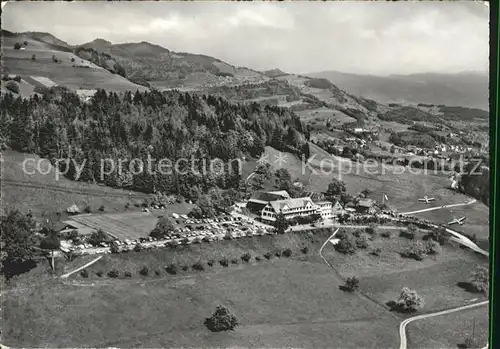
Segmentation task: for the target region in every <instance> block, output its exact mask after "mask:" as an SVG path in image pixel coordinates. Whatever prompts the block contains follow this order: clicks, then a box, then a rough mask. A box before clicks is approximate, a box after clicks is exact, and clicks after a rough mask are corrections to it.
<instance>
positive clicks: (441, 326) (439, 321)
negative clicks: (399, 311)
mask: <svg viewBox="0 0 500 349" xmlns="http://www.w3.org/2000/svg"><path fill="white" fill-rule="evenodd" d="M474 320H475V321H476V324H475V335H477V336H478V338H479V340H480V344H482V345H485V344H486V343H487V342H488V307H487V306H481V307H478V308H474V309H471V310H466V311H461V312H457V313H452V314H449V315H443V316H437V317H434V318H429V319H425V320H423V321H416V322H413V323H411V324H409V325H408V326H407V327H406V331H407V336H408V347H409V348H411V349H417V348H457V347H458V345H460V344H463V342H464V340H465V338H466V336H467V335H469V334H470V333H472V327H473V321H474Z"/></svg>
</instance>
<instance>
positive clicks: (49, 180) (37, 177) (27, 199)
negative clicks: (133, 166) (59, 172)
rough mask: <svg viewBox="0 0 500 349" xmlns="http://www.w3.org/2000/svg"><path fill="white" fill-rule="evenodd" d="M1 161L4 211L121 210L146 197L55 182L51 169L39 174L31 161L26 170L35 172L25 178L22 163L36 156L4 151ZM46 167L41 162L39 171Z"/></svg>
mask: <svg viewBox="0 0 500 349" xmlns="http://www.w3.org/2000/svg"><path fill="white" fill-rule="evenodd" d="M2 158H3V165H2V172H3V173H2V199H3V207H2V208H3V209H4V210H8V209H19V210H21V211H23V212H29V211H30V210H31V211H32V212H33V214H35V215H40V214H41V213H42V212H47V213H50V212H56V211H64V210H65V209H66V208H68V207H69V206H71V205H73V204H77V205H79V206H80V208H82V209H83V208H84V207H85V206H86V205H90V206H91V208H93V209H94V210H97V208H99V207H100V206H101V205H104V206H105V207H106V209H107V210H110V211H111V210H118V211H121V210H123V209H124V206H125V204H126V203H128V202H131V203H134V202H141V198H146V197H149V195H146V194H142V193H133V195H132V196H131V197H129V195H128V194H129V191H126V190H120V189H113V188H109V187H105V186H99V185H95V184H87V183H83V182H75V181H70V180H68V179H65V178H63V177H61V178H60V179H59V180H57V179H56V174H55V171H54V169H53V168H51V170H50V172H49V173H48V174H47V175H42V174H41V173H39V172H38V171H36V168H34V167H33V163H32V162H31V163H27V166H26V169H27V170H28V171H29V172H32V171H35V174H34V175H29V174H27V173H25V172H24V171H23V169H22V164H23V161H24V160H25V159H26V158H30V159H31V158H32V159H35V161H38V159H40V158H39V157H38V156H36V155H31V154H23V153H19V152H15V151H10V150H7V151H4V152H3V153H2ZM28 165H30V166H28ZM35 166H36V165H35ZM48 166H50V165H49V162H48V161H43V162H42V163H41V169H42V171H43V172H46V171H48V170H49V168H48Z"/></svg>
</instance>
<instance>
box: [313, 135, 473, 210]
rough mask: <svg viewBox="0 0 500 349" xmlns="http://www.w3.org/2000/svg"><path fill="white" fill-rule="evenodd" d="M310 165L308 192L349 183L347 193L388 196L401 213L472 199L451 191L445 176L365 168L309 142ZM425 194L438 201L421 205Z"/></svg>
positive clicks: (414, 171)
mask: <svg viewBox="0 0 500 349" xmlns="http://www.w3.org/2000/svg"><path fill="white" fill-rule="evenodd" d="M310 149H311V156H314V158H312V159H310V160H309V163H310V166H311V167H313V168H314V172H313V174H312V176H311V178H310V181H309V183H308V190H310V191H317V192H324V191H326V189H327V188H328V184H329V183H330V182H331V180H332V178H336V179H340V180H342V181H344V182H345V183H346V186H347V191H348V192H349V194H351V195H356V194H358V193H360V192H361V191H362V190H363V189H365V188H367V189H369V190H370V191H371V194H370V197H371V198H373V199H375V200H377V201H381V200H382V196H383V195H384V194H385V195H387V196H388V198H389V201H388V202H386V203H387V204H388V205H389V207H391V208H393V209H396V210H399V211H401V212H405V211H414V210H419V209H424V208H429V207H435V206H442V205H449V204H458V203H464V202H467V201H469V200H470V198H469V197H467V196H465V195H463V194H460V193H457V192H455V191H452V190H450V189H448V187H449V186H450V180H449V179H448V176H447V175H446V174H443V173H436V174H434V173H432V171H428V173H427V174H425V173H424V172H423V171H420V172H421V173H419V171H418V170H417V169H408V168H404V167H402V166H392V165H386V166H384V167H383V168H382V167H381V165H380V164H378V165H370V164H369V165H363V164H361V163H356V162H352V161H350V160H349V159H345V158H341V157H336V156H332V155H330V154H329V153H327V152H326V151H324V150H323V149H321V148H319V147H317V146H316V145H314V144H312V143H310ZM424 195H428V196H432V197H435V198H436V202H435V203H432V204H425V203H420V202H418V199H419V198H422V197H424Z"/></svg>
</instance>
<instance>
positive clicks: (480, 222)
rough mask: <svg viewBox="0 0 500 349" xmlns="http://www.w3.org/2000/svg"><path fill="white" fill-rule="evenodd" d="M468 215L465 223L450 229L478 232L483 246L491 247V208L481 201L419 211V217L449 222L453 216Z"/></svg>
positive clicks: (485, 247)
mask: <svg viewBox="0 0 500 349" xmlns="http://www.w3.org/2000/svg"><path fill="white" fill-rule="evenodd" d="M463 216H466V217H467V218H466V220H465V223H464V224H463V225H457V224H455V225H451V226H450V229H453V230H457V231H461V232H464V233H467V234H470V235H472V234H476V236H477V238H478V241H479V244H480V246H481V248H483V249H486V250H488V248H489V246H488V245H489V243H488V239H489V232H490V231H489V208H488V206H486V205H485V204H483V203H481V202H477V203H475V204H473V205H469V206H459V207H452V208H444V209H442V210H437V211H429V212H423V213H419V214H418V217H422V218H425V219H429V220H432V221H434V222H437V223H443V224H447V223H448V222H450V221H451V220H453V217H456V218H461V217H463Z"/></svg>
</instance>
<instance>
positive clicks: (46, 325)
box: [2, 245, 399, 348]
mask: <svg viewBox="0 0 500 349" xmlns="http://www.w3.org/2000/svg"><path fill="white" fill-rule="evenodd" d="M203 246H205V245H203ZM311 253H312V252H311ZM137 254H142V253H141V252H138V253H133V252H131V253H129V254H128V255H137ZM126 255H127V254H125V256H126ZM112 257H113V256H106V257H105V258H112ZM140 258H141V257H139V259H140ZM130 259H131V260H132V259H135V258H130ZM131 262H132V261H131ZM132 263H133V262H132ZM123 267H126V266H123ZM120 270H123V268H122V269H120ZM181 274H182V275H177V276H172V275H166V274H165V273H164V272H163V273H162V275H161V276H150V277H147V278H144V279H143V280H139V281H138V280H136V279H135V278H134V279H130V280H124V279H113V280H111V279H108V278H106V281H105V280H102V281H98V282H96V280H95V278H94V279H92V282H85V281H82V280H83V279H81V278H80V279H78V280H79V281H78V282H77V283H75V284H73V285H70V284H61V283H54V284H52V285H46V286H45V287H43V288H38V287H34V288H33V289H31V290H29V291H26V292H19V293H13V294H11V295H9V297H8V298H7V299H2V301H3V302H2V303H3V304H2V310H3V313H4V314H3V315H4V318H5V319H8V320H7V321H5V323H4V326H3V328H2V334H3V341H4V342H3V343H4V344H6V345H9V346H32V347H34V346H38V347H40V346H46V347H79V346H94V347H97V346H99V347H102V346H118V347H138V346H140V347H181V346H182V347H231V346H235V345H238V346H243V347H253V348H261V347H317V348H321V347H323V348H325V347H343V348H371V347H373V345H374V344H375V347H383V348H395V347H397V345H398V341H399V339H398V333H397V326H398V323H399V320H398V319H397V318H395V317H394V316H392V315H391V314H389V313H387V312H385V311H383V310H382V309H380V308H379V307H378V306H376V305H374V304H373V303H371V302H369V301H365V300H363V299H361V298H359V297H357V296H356V295H351V294H345V293H344V292H342V291H340V290H339V288H338V286H339V285H340V282H341V281H340V280H338V279H337V278H336V276H335V273H332V271H331V270H330V269H329V268H328V267H327V266H326V265H324V264H323V263H321V262H315V261H308V260H298V259H293V258H292V259H286V258H281V259H274V260H272V261H261V262H259V263H257V262H254V263H251V264H249V265H245V266H242V265H239V266H234V265H230V266H229V267H228V268H223V267H221V266H217V267H214V268H213V270H206V271H204V272H189V273H181ZM218 304H224V305H226V306H228V307H229V308H230V309H231V311H232V312H233V313H234V314H235V315H236V316H237V318H238V319H239V321H240V323H241V325H240V326H239V327H237V328H236V330H235V331H234V332H230V333H219V334H216V333H210V332H209V331H208V330H207V329H206V328H205V327H204V326H203V321H204V318H205V317H207V316H209V315H210V314H211V313H212V312H213V310H214V309H215V307H216V305H218ZM26 314H30V316H26ZM62 324H64V325H63V326H61V325H62ZM360 328H363V336H359V330H360Z"/></svg>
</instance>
